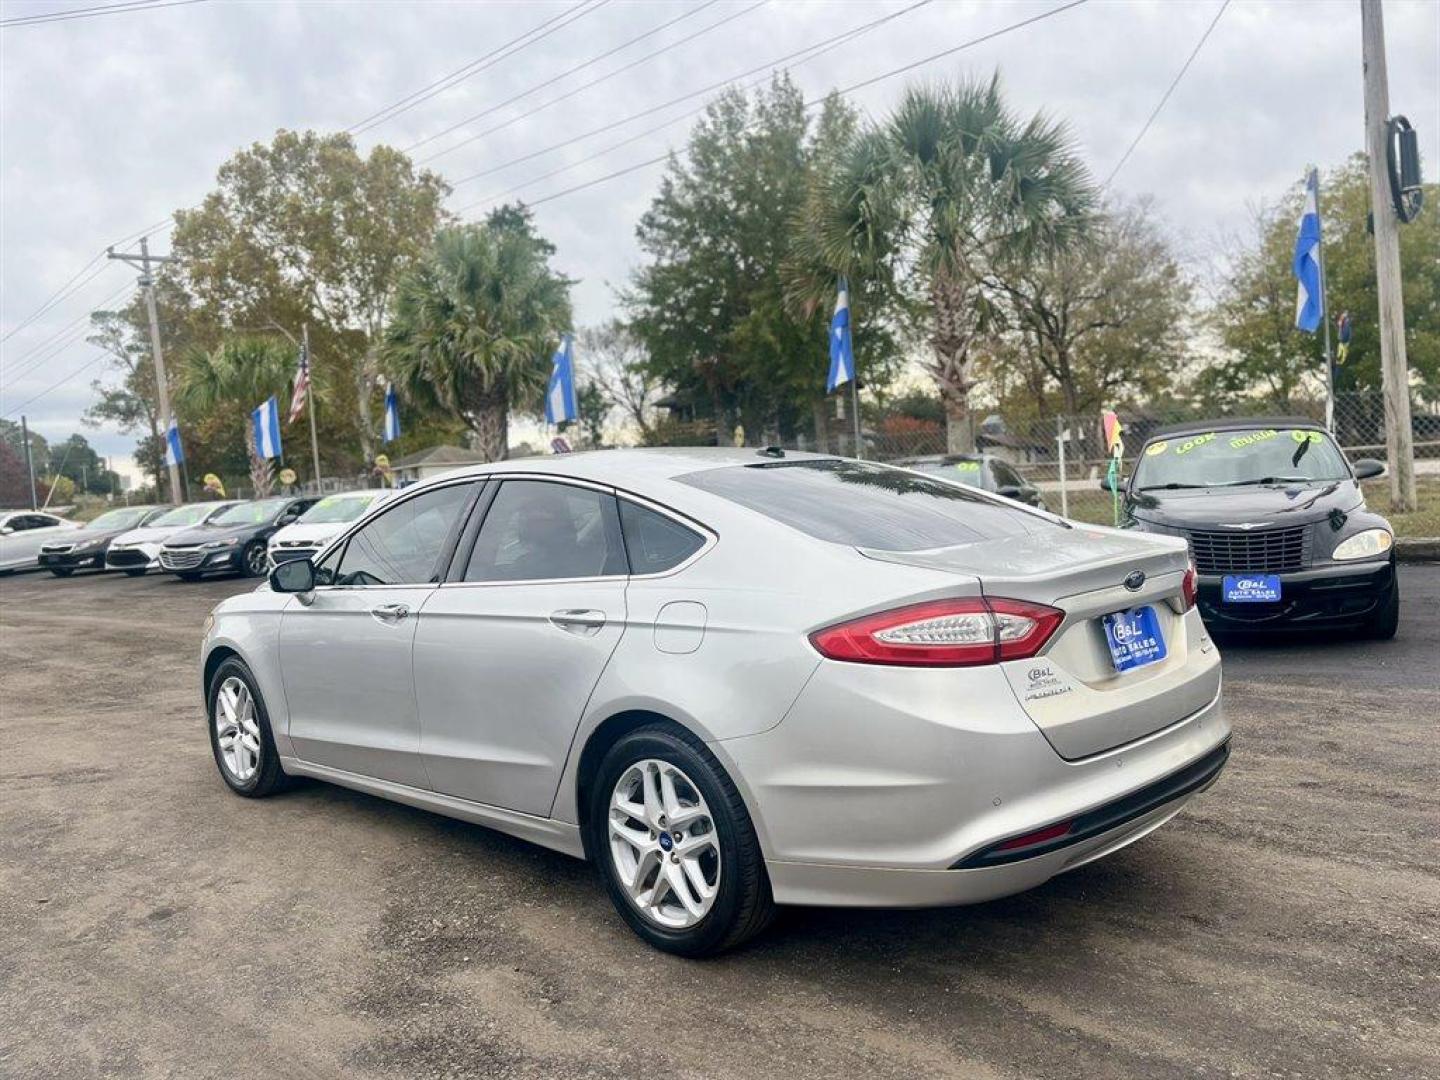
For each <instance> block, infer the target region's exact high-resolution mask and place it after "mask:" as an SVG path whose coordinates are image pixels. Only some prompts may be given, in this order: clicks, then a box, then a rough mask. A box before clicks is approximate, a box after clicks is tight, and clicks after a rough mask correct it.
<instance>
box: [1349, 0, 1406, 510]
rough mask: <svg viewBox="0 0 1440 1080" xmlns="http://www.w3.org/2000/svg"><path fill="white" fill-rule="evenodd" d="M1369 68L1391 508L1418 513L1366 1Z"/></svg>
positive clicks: (1378, 41) (1396, 252) (1380, 67)
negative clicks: (1416, 511) (1416, 510)
mask: <svg viewBox="0 0 1440 1080" xmlns="http://www.w3.org/2000/svg"><path fill="white" fill-rule="evenodd" d="M1360 32H1361V42H1362V47H1361V55H1362V58H1363V61H1364V67H1365V150H1366V153H1367V154H1369V156H1370V210H1371V216H1372V217H1373V218H1374V220H1375V277H1376V283H1377V285H1378V286H1379V291H1380V366H1381V371H1382V384H1383V386H1384V391H1385V453H1386V456H1387V457H1388V458H1389V459H1390V507H1391V509H1392V510H1395V511H1397V512H1403V511H1413V510H1415V509H1416V506H1417V503H1416V494H1415V447H1414V445H1413V438H1412V432H1411V430H1410V366H1409V362H1408V360H1407V359H1406V356H1405V304H1404V299H1403V297H1402V296H1401V292H1400V227H1399V222H1398V221H1397V220H1396V215H1395V208H1394V206H1393V205H1392V203H1391V196H1390V178H1389V175H1388V169H1389V164H1388V156H1389V155H1388V153H1387V151H1388V149H1389V142H1390V128H1389V120H1390V86H1389V77H1388V75H1387V74H1386V71H1385V19H1384V16H1383V14H1382V13H1381V9H1380V0H1360Z"/></svg>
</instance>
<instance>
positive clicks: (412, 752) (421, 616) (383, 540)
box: [203, 449, 1229, 956]
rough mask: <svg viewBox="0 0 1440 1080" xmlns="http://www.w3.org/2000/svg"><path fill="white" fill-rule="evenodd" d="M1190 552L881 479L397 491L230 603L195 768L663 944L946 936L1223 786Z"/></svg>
mask: <svg viewBox="0 0 1440 1080" xmlns="http://www.w3.org/2000/svg"><path fill="white" fill-rule="evenodd" d="M1194 604H1195V575H1194V570H1193V569H1192V568H1191V566H1190V564H1189V559H1188V555H1187V552H1186V547H1185V543H1184V541H1183V540H1180V539H1176V538H1171V537H1164V536H1146V535H1137V534H1135V533H1132V532H1121V531H1118V530H1114V529H1106V528H1096V527H1091V526H1081V525H1076V524H1072V523H1070V522H1066V521H1064V520H1062V519H1060V518H1057V517H1054V516H1052V515H1050V514H1047V513H1044V512H1042V511H1038V510H1033V509H1031V508H1029V507H1025V506H1021V505H1019V504H1016V503H1014V502H1012V501H1010V500H1006V499H999V498H996V497H994V496H991V495H987V494H985V493H983V492H981V491H978V490H976V489H974V488H969V487H965V486H963V485H959V484H952V483H950V482H948V481H946V480H943V479H939V478H936V477H933V476H927V475H922V474H919V473H914V472H910V471H907V470H904V469H896V468H889V467H886V466H882V465H876V464H871V463H867V462H861V461H851V460H846V459H842V458H835V457H825V456H818V455H812V454H800V453H792V452H782V451H779V450H773V449H767V450H762V451H759V452H757V451H755V450H709V449H699V450H612V451H602V452H598V453H593V454H577V455H565V456H560V457H549V458H536V459H529V460H523V461H515V462H505V463H499V464H495V465H489V466H483V467H479V468H474V469H467V470H463V471H458V472H455V473H450V474H447V475H446V476H443V477H440V478H437V479H435V480H432V481H430V482H428V483H426V484H424V485H421V486H417V487H414V488H411V489H408V490H406V491H404V492H402V493H401V494H400V495H398V496H397V497H396V498H395V499H393V500H391V501H390V502H388V503H385V504H383V505H381V506H378V507H377V508H375V509H374V510H372V511H371V512H370V513H368V514H367V515H366V516H365V517H363V518H362V519H360V520H359V521H357V522H355V523H354V524H352V525H351V526H349V527H348V528H347V529H346V531H345V532H344V533H342V534H341V535H340V536H338V537H336V538H335V539H334V540H333V541H331V542H330V543H329V545H328V546H327V547H325V548H324V549H323V550H321V551H319V552H317V553H316V555H315V557H314V559H313V560H311V559H303V560H297V561H294V562H288V563H284V564H282V565H280V566H278V567H276V568H275V570H274V571H273V573H272V574H271V577H270V581H269V583H268V585H266V586H262V587H261V588H260V589H259V590H257V591H255V592H252V593H248V594H245V595H242V596H236V597H232V598H231V599H228V600H226V601H224V602H223V603H221V604H220V605H219V606H218V607H217V608H216V609H215V611H214V613H213V615H212V616H211V618H210V620H209V622H208V624H207V628H206V633H205V641H204V647H203V671H204V691H205V698H206V705H207V710H208V716H209V724H208V727H209V732H210V742H211V747H212V750H213V752H214V756H215V761H216V763H217V765H218V766H219V769H220V774H221V776H222V777H223V778H224V780H225V782H226V783H227V784H228V785H229V786H230V787H231V788H232V789H233V790H234V791H236V792H237V793H239V794H241V795H247V796H260V795H268V794H270V793H272V792H274V791H276V790H278V789H279V788H281V787H282V786H284V784H285V782H286V781H287V779H288V778H290V777H297V776H309V777H317V778H319V779H322V780H328V781H331V782H333V783H337V784H343V785H345V786H347V787H352V788H356V789H358V790H360V791H365V792H369V793H371V794H375V795H380V796H383V797H385V798H389V799H396V800H399V801H401V802H405V803H409V804H411V805H414V806H419V807H424V808H425V809H428V810H433V811H436V812H438V813H441V814H447V815H450V816H453V817H457V818H462V819H464V820H467V821H472V822H476V823H478V824H482V825H487V826H490V827H492V828H496V829H499V830H501V831H504V832H508V833H512V834H514V835H516V836H520V837H524V838H525V839H528V840H532V841H535V842H536V843H540V844H543V845H545V846H547V847H551V848H555V849H557V850H559V851H563V852H566V853H567V854H570V855H574V856H578V857H581V858H588V859H591V860H593V861H594V862H596V863H597V864H598V865H599V868H600V871H601V874H602V876H603V879H604V881H605V884H606V887H607V888H608V890H609V892H610V895H611V897H612V899H613V900H614V903H615V906H616V908H617V909H618V910H619V912H620V914H621V916H622V917H623V918H624V919H625V920H626V921H627V922H628V923H629V924H630V926H631V927H632V928H633V929H634V930H635V931H636V933H638V934H639V935H640V936H641V937H643V938H644V939H645V940H646V941H648V942H650V943H651V944H653V945H655V946H657V947H659V948H661V949H665V950H667V951H670V952H675V953H680V954H683V955H688V956H699V955H705V954H710V953H715V952H718V951H721V950H723V949H726V948H729V947H731V946H734V945H736V944H737V943H739V942H740V941H742V940H744V939H745V938H747V937H749V936H750V935H752V934H754V933H756V932H757V931H759V930H760V929H761V928H763V927H764V926H765V924H766V923H767V921H768V920H769V918H770V916H771V915H772V913H773V911H774V908H775V905H776V904H777V903H778V904H786V903H790V904H833V905H874V906H921V905H938V904H965V903H973V902H975V901H981V900H988V899H991V898H993V897H998V896H1004V895H1006V894H1009V893H1014V892H1018V891H1020V890H1022V889H1027V888H1030V887H1031V886H1034V885H1038V884H1040V883H1041V882H1043V881H1045V880H1047V879H1048V878H1050V877H1053V876H1054V875H1056V874H1058V873H1061V872H1062V871H1065V870H1070V869H1073V868H1075V867H1077V866H1081V865H1083V864H1085V863H1087V862H1090V861H1092V860H1094V859H1098V858H1101V857H1102V856H1104V855H1108V854H1110V853H1111V852H1113V851H1115V850H1117V849H1119V848H1121V847H1123V846H1125V845H1126V844H1129V843H1131V842H1132V841H1134V840H1137V839H1139V838H1140V837H1142V836H1144V835H1145V834H1147V833H1149V832H1150V831H1152V830H1154V829H1155V828H1157V827H1159V826H1160V825H1161V824H1163V823H1164V822H1165V821H1167V820H1169V819H1170V818H1171V817H1173V816H1174V815H1175V813H1176V812H1178V811H1179V809H1180V807H1181V806H1182V805H1183V804H1184V803H1185V802H1186V801H1187V800H1188V799H1189V798H1190V797H1191V796H1193V795H1195V794H1196V793H1197V792H1199V791H1201V790H1203V789H1204V788H1206V787H1208V786H1209V785H1210V784H1211V783H1213V782H1214V781H1215V779H1216V777H1217V776H1218V775H1219V773H1220V770H1221V769H1222V768H1223V766H1224V764H1225V760H1226V757H1227V755H1228V752H1229V728H1228V726H1227V724H1226V722H1225V719H1224V716H1223V715H1222V713H1221V706H1220V657H1219V654H1218V652H1217V651H1216V649H1215V646H1214V645H1213V644H1212V643H1211V641H1210V638H1209V637H1208V636H1207V635H1206V632H1205V629H1204V627H1203V625H1202V624H1201V622H1200V618H1199V616H1198V615H1197V614H1196V612H1195V610H1194Z"/></svg>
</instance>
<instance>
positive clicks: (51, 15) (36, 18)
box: [0, 0, 206, 29]
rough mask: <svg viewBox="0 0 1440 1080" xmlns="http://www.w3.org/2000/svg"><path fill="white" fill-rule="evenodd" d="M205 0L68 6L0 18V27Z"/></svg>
mask: <svg viewBox="0 0 1440 1080" xmlns="http://www.w3.org/2000/svg"><path fill="white" fill-rule="evenodd" d="M205 2H206V0H134V2H132V3H120V4H102V5H100V6H98V7H88V8H69V9H68V10H65V11H49V12H45V13H44V14H40V15H17V16H15V17H14V18H11V19H0V29H3V28H8V27H18V26H40V25H41V24H43V23H52V22H70V21H71V20H72V19H93V18H95V17H96V16H99V15H126V14H130V13H132V12H136V11H153V10H155V9H157V8H170V7H186V6H188V5H190V4H203V3H205Z"/></svg>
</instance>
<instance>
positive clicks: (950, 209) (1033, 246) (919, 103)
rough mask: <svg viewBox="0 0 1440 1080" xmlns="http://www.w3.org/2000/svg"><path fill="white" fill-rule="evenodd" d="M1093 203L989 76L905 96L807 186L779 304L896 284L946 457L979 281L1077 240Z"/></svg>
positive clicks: (984, 292)
mask: <svg viewBox="0 0 1440 1080" xmlns="http://www.w3.org/2000/svg"><path fill="white" fill-rule="evenodd" d="M1096 198H1097V194H1096V190H1095V187H1094V185H1093V183H1092V182H1091V180H1090V177H1089V173H1088V171H1087V170H1086V168H1085V166H1084V165H1083V164H1082V163H1081V162H1080V160H1079V158H1078V157H1077V155H1076V150H1075V147H1074V144H1073V141H1072V140H1071V138H1070V135H1069V133H1068V132H1067V130H1066V128H1065V126H1064V125H1063V124H1060V123H1056V122H1054V121H1052V120H1049V119H1048V118H1046V117H1045V116H1043V115H1036V116H1034V117H1032V118H1031V119H1029V120H1026V121H1022V120H1021V119H1020V118H1018V117H1017V116H1016V115H1015V114H1014V113H1012V112H1011V111H1010V110H1009V109H1008V108H1007V107H1006V105H1005V103H1004V100H1003V99H1002V96H1001V92H1000V84H999V79H998V77H995V78H992V79H990V80H989V81H988V82H984V83H980V82H966V83H963V84H961V85H960V86H958V87H953V88H934V87H917V88H912V89H911V90H910V91H909V92H907V94H906V95H905V98H904V100H903V101H902V102H901V103H900V105H899V107H898V108H897V109H896V110H895V112H894V114H893V115H892V116H891V117H890V118H889V120H888V121H886V122H885V123H884V124H882V125H879V126H875V127H871V128H869V129H867V130H865V131H862V132H860V133H859V134H857V135H856V137H855V138H854V139H853V140H852V143H851V145H850V147H849V149H848V152H847V153H846V154H845V155H844V156H843V157H842V158H841V159H840V160H839V161H837V163H836V165H835V167H834V168H832V169H830V170H828V171H827V172H826V173H824V174H823V175H822V176H821V177H820V178H819V179H818V180H817V181H816V183H815V184H814V186H813V187H812V190H811V192H810V196H809V199H808V200H807V204H806V209H805V213H804V220H803V221H802V223H801V224H802V228H801V230H800V235H801V237H802V239H801V241H800V242H799V243H798V245H797V250H796V253H795V260H794V265H793V266H792V267H791V273H790V275H789V278H788V280H789V295H790V300H791V302H792V303H793V304H795V305H797V306H801V307H803V306H805V305H812V304H814V303H815V302H817V300H818V298H819V297H820V296H822V295H823V294H825V293H827V292H828V293H829V294H830V295H832V296H833V294H834V277H835V275H838V274H845V275H848V276H849V277H850V278H851V279H852V283H853V282H855V281H859V282H865V281H866V280H871V279H890V280H894V281H896V282H897V283H898V287H899V289H900V291H901V292H902V293H904V294H905V295H906V296H907V297H908V298H909V300H910V303H911V305H913V307H912V309H913V310H914V311H915V312H916V313H917V314H918V315H920V316H921V318H922V319H923V322H924V325H925V327H926V331H927V336H928V343H929V345H930V350H931V358H930V361H929V363H928V364H927V368H928V370H929V372H930V374H931V376H932V377H933V378H934V379H935V382H936V385H937V387H938V388H939V391H940V397H941V400H942V401H943V402H944V404H945V415H946V421H947V429H948V442H949V446H950V449H951V450H952V451H961V450H967V449H970V448H971V447H972V445H973V438H974V435H973V430H972V429H971V426H970V424H969V422H968V419H969V397H970V390H971V386H972V384H973V378H972V368H973V364H974V359H975V353H976V350H977V347H979V346H980V345H981V344H982V343H983V341H984V339H985V336H986V335H987V334H988V333H990V332H991V330H992V328H993V326H994V324H995V321H996V319H997V317H998V315H997V306H996V304H995V303H994V302H993V301H992V299H991V297H992V295H993V292H994V290H993V289H991V288H990V287H989V285H988V282H989V281H990V280H991V279H992V277H993V275H994V274H995V272H996V270H997V268H998V267H1001V266H1016V265H1025V264H1027V263H1029V262H1031V261H1035V260H1043V259H1047V258H1049V257H1051V256H1052V255H1053V254H1055V253H1056V252H1058V251H1063V250H1066V249H1067V248H1068V247H1070V246H1071V245H1072V244H1073V243H1074V242H1075V241H1077V240H1079V239H1080V238H1082V237H1083V236H1084V235H1085V232H1086V230H1087V229H1088V227H1089V222H1090V217H1091V214H1092V212H1093V210H1094V207H1095V204H1096Z"/></svg>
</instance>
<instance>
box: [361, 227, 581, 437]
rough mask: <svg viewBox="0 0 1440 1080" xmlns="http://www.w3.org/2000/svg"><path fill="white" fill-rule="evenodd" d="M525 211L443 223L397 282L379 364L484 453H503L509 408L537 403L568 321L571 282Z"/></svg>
mask: <svg viewBox="0 0 1440 1080" xmlns="http://www.w3.org/2000/svg"><path fill="white" fill-rule="evenodd" d="M554 253H555V248H554V246H553V245H551V244H550V243H549V242H548V241H546V240H544V239H543V238H542V237H540V236H539V235H538V234H537V233H536V232H535V230H534V228H533V226H532V224H531V220H530V214H529V212H528V211H526V210H524V209H522V208H520V207H514V206H506V207H501V208H499V209H498V210H495V211H494V212H492V213H491V214H490V215H489V216H488V217H487V218H486V220H485V221H484V223H483V224H479V225H465V226H456V227H452V228H446V229H442V230H441V231H440V232H439V233H438V234H437V235H436V237H435V242H434V244H433V246H432V247H431V248H430V250H429V251H428V252H426V253H425V255H424V257H423V258H421V260H420V261H419V262H418V263H417V264H416V265H415V266H414V267H413V268H412V269H411V270H410V271H409V272H407V273H406V274H405V275H404V276H403V277H402V278H401V280H400V284H399V287H398V289H397V291H396V296H395V303H394V309H393V317H392V320H391V323H390V326H389V328H388V330H387V332H386V336H385V349H384V366H385V370H386V373H387V374H388V375H389V376H390V377H391V378H392V379H393V380H394V381H395V384H396V386H397V387H399V388H400V390H401V392H402V393H403V394H404V396H405V397H406V398H407V399H409V400H411V401H417V402H420V403H422V404H423V405H427V406H430V407H434V408H438V409H440V410H441V411H443V412H445V413H447V414H449V415H450V416H452V417H453V418H454V419H456V420H459V421H462V422H463V423H464V424H465V426H466V427H467V428H469V429H470V431H471V433H472V435H473V437H474V440H475V446H476V448H477V449H478V450H480V452H481V453H483V454H484V455H485V458H486V460H488V461H499V460H502V459H504V458H505V456H506V453H507V432H508V427H509V416H510V413H511V411H512V410H516V409H519V410H523V411H526V412H534V411H537V410H538V408H539V407H540V405H541V403H542V402H543V398H544V392H545V385H546V381H547V378H548V375H549V370H550V368H549V363H548V358H549V357H550V355H551V354H552V353H553V351H554V349H555V346H556V342H557V340H558V338H559V336H560V334H561V333H562V332H563V331H565V330H566V329H567V328H568V327H569V325H570V285H571V282H570V280H569V279H568V278H565V277H563V276H561V275H560V274H558V273H557V272H556V271H555V270H554V269H553V268H552V267H551V266H550V257H551V256H552V255H553V254H554Z"/></svg>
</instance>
